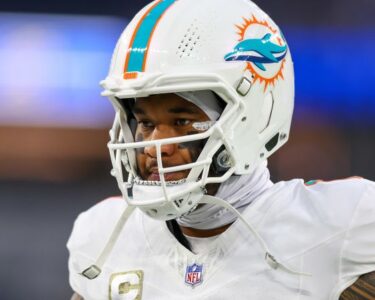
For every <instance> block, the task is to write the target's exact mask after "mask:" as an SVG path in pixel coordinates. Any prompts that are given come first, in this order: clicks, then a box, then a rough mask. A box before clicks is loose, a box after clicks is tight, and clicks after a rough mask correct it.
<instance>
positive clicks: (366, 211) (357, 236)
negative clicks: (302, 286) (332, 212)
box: [340, 180, 375, 287]
mask: <svg viewBox="0 0 375 300" xmlns="http://www.w3.org/2000/svg"><path fill="white" fill-rule="evenodd" d="M364 181H365V185H364V187H363V194H362V198H361V199H360V201H359V202H358V204H357V206H356V208H355V210H354V212H353V217H352V220H351V222H350V223H349V227H348V230H347V231H346V235H345V240H344V244H343V248H342V253H341V264H340V273H341V276H340V277H341V280H342V282H341V286H344V287H347V286H349V285H351V284H352V283H354V282H355V281H356V280H357V279H358V277H359V276H361V275H363V274H366V273H369V272H373V271H375V182H371V181H368V180H364Z"/></svg>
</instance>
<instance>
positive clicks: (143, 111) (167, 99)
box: [133, 94, 375, 300]
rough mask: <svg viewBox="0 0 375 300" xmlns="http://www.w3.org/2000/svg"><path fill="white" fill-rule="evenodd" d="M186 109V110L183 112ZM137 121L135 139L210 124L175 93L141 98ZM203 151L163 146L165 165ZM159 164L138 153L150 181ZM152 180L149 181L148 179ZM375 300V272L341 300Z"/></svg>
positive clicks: (195, 233) (150, 153)
mask: <svg viewBox="0 0 375 300" xmlns="http://www.w3.org/2000/svg"><path fill="white" fill-rule="evenodd" d="M184 110H185V111H184ZM133 113H134V115H135V117H136V119H137V122H138V126H137V131H136V140H137V141H143V140H150V139H161V138H168V137H176V136H180V135H187V134H195V133H199V131H196V130H192V126H191V124H192V122H204V121H208V120H209V118H208V117H207V115H206V114H205V113H204V112H203V111H202V110H200V109H199V108H198V107H196V106H195V105H194V104H192V103H190V102H188V101H185V100H183V99H182V98H180V97H178V96H177V95H175V94H166V95H155V96H151V97H148V98H145V99H138V100H137V102H136V105H135V110H134V111H133ZM201 149H202V144H201V143H197V142H192V143H184V144H180V145H165V146H163V147H162V149H161V150H162V159H163V163H165V164H166V165H167V166H177V165H180V164H186V163H190V162H192V161H195V160H196V158H197V157H198V155H199V152H200V151H201ZM155 161H156V151H155V148H153V147H146V148H144V149H141V150H140V151H138V152H137V163H138V168H139V172H140V174H141V176H142V178H143V179H145V180H147V179H149V178H150V176H151V177H152V176H154V178H155V177H157V176H155V175H152V169H150V168H149V167H150V166H153V164H154V163H155ZM188 173H189V170H186V171H182V172H176V173H171V175H170V177H169V178H168V179H167V180H179V179H182V178H185V177H186V176H187V175H188ZM149 180H150V179H149ZM217 189H218V185H210V186H207V190H208V194H211V195H214V194H215V193H216V191H217ZM230 226H231V224H229V225H226V226H223V227H220V228H215V229H211V230H198V229H194V228H188V227H181V230H182V232H183V233H184V234H186V235H188V236H192V237H202V238H204V237H211V236H216V235H219V234H221V233H223V232H224V231H226V230H227V229H228V228H229V227H230ZM374 299H375V272H372V273H369V274H365V275H362V276H361V277H360V278H359V279H358V280H357V281H356V282H355V283H354V284H353V285H352V286H350V287H349V288H347V289H346V290H345V291H344V292H343V293H342V294H341V297H340V300H374Z"/></svg>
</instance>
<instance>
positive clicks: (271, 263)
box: [265, 252, 280, 270]
mask: <svg viewBox="0 0 375 300" xmlns="http://www.w3.org/2000/svg"><path fill="white" fill-rule="evenodd" d="M265 258H266V262H267V264H268V265H269V266H270V267H271V268H272V269H274V270H276V269H277V268H278V267H279V265H280V264H279V263H278V262H277V260H276V258H275V257H274V256H273V255H271V254H270V253H268V252H267V253H266V257H265Z"/></svg>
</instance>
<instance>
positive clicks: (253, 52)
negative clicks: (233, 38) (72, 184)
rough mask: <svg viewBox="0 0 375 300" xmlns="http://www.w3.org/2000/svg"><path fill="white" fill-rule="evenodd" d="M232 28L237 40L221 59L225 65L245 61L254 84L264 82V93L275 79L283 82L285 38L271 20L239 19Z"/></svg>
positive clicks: (286, 50) (285, 54)
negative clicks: (240, 20)
mask: <svg viewBox="0 0 375 300" xmlns="http://www.w3.org/2000/svg"><path fill="white" fill-rule="evenodd" d="M242 19H243V22H242V23H240V24H238V25H235V27H236V28H237V34H238V35H239V39H238V42H237V44H236V45H235V46H234V47H233V50H232V51H231V52H229V53H227V54H226V55H225V56H224V60H225V61H227V62H235V61H237V62H238V61H242V62H246V69H247V70H248V71H249V72H251V73H252V75H253V77H254V82H256V81H259V82H260V83H261V84H263V83H264V91H266V90H267V87H268V86H269V85H274V84H275V83H276V81H277V80H279V79H284V74H283V73H284V65H285V61H286V59H287V54H288V46H287V44H286V42H285V39H284V36H283V34H282V33H281V31H280V30H279V29H278V28H277V26H276V25H274V24H272V21H270V20H261V19H258V18H257V17H256V16H255V15H252V17H251V18H245V17H244V18H242Z"/></svg>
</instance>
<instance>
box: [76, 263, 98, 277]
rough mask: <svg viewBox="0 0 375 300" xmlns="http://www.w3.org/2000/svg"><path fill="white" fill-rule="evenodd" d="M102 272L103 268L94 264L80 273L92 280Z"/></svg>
mask: <svg viewBox="0 0 375 300" xmlns="http://www.w3.org/2000/svg"><path fill="white" fill-rule="evenodd" d="M101 272H102V270H101V269H100V268H99V267H98V266H96V265H92V266H91V267H88V268H87V269H86V270H84V271H82V273H80V275H82V276H84V277H86V278H87V279H90V280H92V279H95V278H96V277H98V276H99V274H100V273H101Z"/></svg>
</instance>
